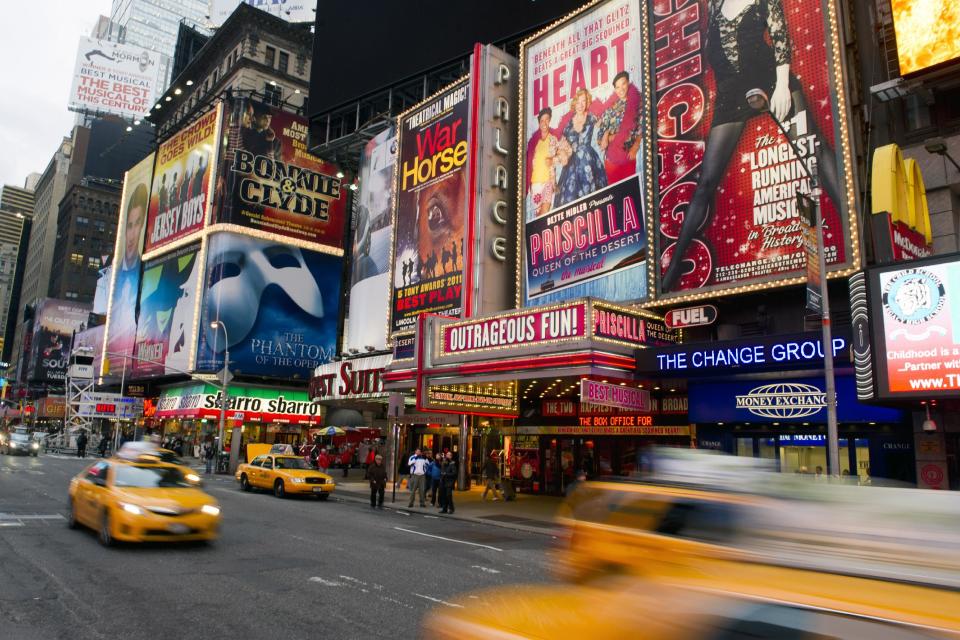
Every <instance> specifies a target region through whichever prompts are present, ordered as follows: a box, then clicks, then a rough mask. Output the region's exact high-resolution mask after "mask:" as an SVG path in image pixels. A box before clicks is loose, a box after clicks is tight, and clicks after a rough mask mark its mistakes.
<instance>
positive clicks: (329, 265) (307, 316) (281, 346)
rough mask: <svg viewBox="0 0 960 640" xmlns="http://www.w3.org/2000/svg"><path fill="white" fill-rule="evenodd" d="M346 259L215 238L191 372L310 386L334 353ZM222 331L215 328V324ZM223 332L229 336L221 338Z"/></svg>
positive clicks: (255, 241)
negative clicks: (293, 381)
mask: <svg viewBox="0 0 960 640" xmlns="http://www.w3.org/2000/svg"><path fill="white" fill-rule="evenodd" d="M342 269H343V258H340V257H338V256H333V255H329V254H326V253H321V252H318V251H310V250H307V249H301V248H299V247H293V246H290V245H286V244H281V243H278V242H275V241H273V240H265V239H260V238H252V237H249V236H241V235H237V234H232V233H217V234H214V235H213V236H211V237H210V239H209V241H208V244H207V265H206V275H205V278H204V281H205V282H204V293H203V306H202V311H201V314H200V325H199V327H200V328H199V332H200V336H199V339H198V346H197V361H196V369H197V370H198V371H205V372H217V371H220V370H221V369H222V368H223V362H224V352H225V351H226V350H227V348H229V352H230V371H231V372H233V373H235V374H245V375H253V376H264V377H271V378H288V379H289V378H299V379H301V380H307V379H309V378H310V376H311V375H312V372H313V370H314V369H315V368H316V367H317V366H319V365H321V364H326V363H327V362H332V361H333V358H334V357H335V355H336V353H337V320H338V314H339V309H340V297H341V295H340V294H341V292H340V282H341V277H342V273H343V271H342ZM215 321H219V322H220V323H222V326H219V325H218V326H217V328H212V327H211V326H210V324H211V323H212V322H215ZM224 328H225V329H226V331H224Z"/></svg>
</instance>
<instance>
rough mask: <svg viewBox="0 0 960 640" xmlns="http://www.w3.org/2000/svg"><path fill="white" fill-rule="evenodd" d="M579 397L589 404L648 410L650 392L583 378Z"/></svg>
mask: <svg viewBox="0 0 960 640" xmlns="http://www.w3.org/2000/svg"><path fill="white" fill-rule="evenodd" d="M580 399H581V400H582V401H583V402H589V403H591V404H599V405H605V406H608V407H617V408H618V409H622V410H625V411H641V412H642V411H650V392H649V391H645V390H644V389H634V388H633V387H628V386H626V385H615V384H606V383H603V382H597V381H596V380H590V379H588V378H583V379H581V380H580Z"/></svg>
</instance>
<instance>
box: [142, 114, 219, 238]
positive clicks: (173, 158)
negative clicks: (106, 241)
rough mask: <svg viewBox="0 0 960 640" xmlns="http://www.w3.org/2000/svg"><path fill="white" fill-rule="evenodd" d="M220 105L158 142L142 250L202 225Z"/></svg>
mask: <svg viewBox="0 0 960 640" xmlns="http://www.w3.org/2000/svg"><path fill="white" fill-rule="evenodd" d="M220 108H221V107H220V105H217V108H216V109H213V110H211V111H209V112H207V113H205V114H204V115H203V116H201V117H200V119H199V120H197V121H196V122H194V123H193V124H191V125H189V126H188V127H187V128H186V129H183V130H182V131H180V132H178V133H177V134H176V135H174V136H173V137H172V138H170V139H169V140H167V141H166V142H164V143H163V144H161V145H160V149H159V150H158V151H157V166H156V169H155V171H154V174H153V189H152V191H151V194H150V211H149V214H148V215H147V240H146V246H145V248H144V252H148V251H151V250H152V249H156V248H157V247H162V246H163V245H165V244H169V243H171V242H173V241H174V240H178V239H180V238H182V237H184V236H187V235H189V234H190V233H192V232H194V231H197V230H199V229H202V228H203V225H204V223H205V222H206V215H207V205H208V203H209V198H210V173H211V171H212V166H213V154H214V148H215V147H216V141H217V130H218V125H219V122H220Z"/></svg>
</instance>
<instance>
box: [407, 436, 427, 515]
mask: <svg viewBox="0 0 960 640" xmlns="http://www.w3.org/2000/svg"><path fill="white" fill-rule="evenodd" d="M428 464H429V462H428V461H427V459H426V458H425V457H424V456H423V454H422V453H421V452H420V449H417V452H416V455H415V456H414V458H413V462H411V463H410V504H408V505H407V508H410V507H413V499H414V498H415V497H416V496H417V493H419V494H420V508H423V507H426V506H427V502H426V485H425V484H424V482H425V480H426V478H427V465H428Z"/></svg>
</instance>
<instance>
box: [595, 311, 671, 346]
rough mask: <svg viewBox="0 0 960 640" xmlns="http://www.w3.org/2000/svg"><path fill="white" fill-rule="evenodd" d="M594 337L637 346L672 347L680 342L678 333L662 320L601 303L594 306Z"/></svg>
mask: <svg viewBox="0 0 960 640" xmlns="http://www.w3.org/2000/svg"><path fill="white" fill-rule="evenodd" d="M593 335H594V336H595V337H597V338H602V339H607V340H614V341H616V342H625V343H629V344H635V345H670V344H676V343H677V342H679V336H678V335H677V332H675V331H673V330H672V329H671V328H670V327H669V326H668V325H667V324H666V323H665V322H664V321H662V320H657V319H655V318H650V317H649V316H643V315H641V314H640V313H638V312H636V311H631V310H629V309H624V308H622V307H609V306H606V305H603V304H600V303H594V305H593Z"/></svg>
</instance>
